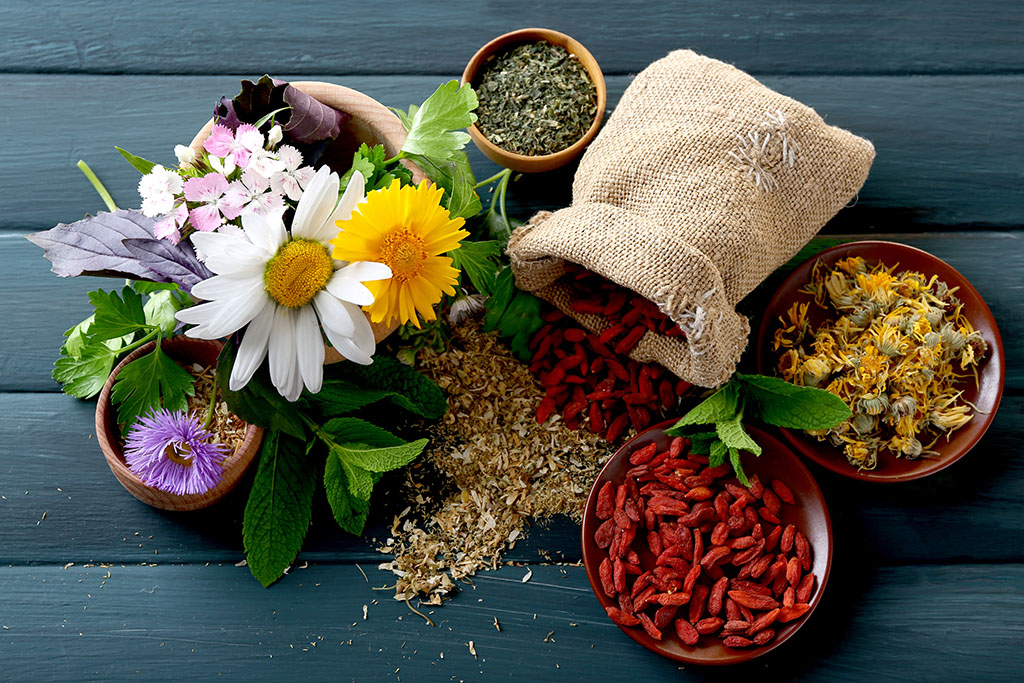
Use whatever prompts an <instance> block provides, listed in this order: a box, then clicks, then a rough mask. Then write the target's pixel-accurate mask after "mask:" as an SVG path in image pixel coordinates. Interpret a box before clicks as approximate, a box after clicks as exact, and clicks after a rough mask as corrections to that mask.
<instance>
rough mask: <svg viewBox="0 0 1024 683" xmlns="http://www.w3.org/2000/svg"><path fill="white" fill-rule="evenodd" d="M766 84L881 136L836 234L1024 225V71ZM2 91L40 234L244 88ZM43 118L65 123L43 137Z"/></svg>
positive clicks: (540, 185)
mask: <svg viewBox="0 0 1024 683" xmlns="http://www.w3.org/2000/svg"><path fill="white" fill-rule="evenodd" d="M283 76H284V77H289V76H287V75H283ZM308 77H309V75H308V74H304V75H302V76H297V77H295V78H308ZM444 78H446V77H445V76H373V77H369V76H351V77H343V76H324V77H322V79H323V80H329V81H333V82H337V83H343V84H346V85H349V86H350V87H353V88H355V89H357V90H361V91H363V92H366V93H367V94H369V95H371V96H372V97H375V98H376V99H378V100H380V101H381V102H384V103H385V104H388V105H392V106H400V107H407V106H408V105H409V103H411V102H420V101H422V100H423V99H424V98H426V97H427V96H428V95H429V94H430V93H431V92H433V90H434V88H436V87H437V85H438V84H439V83H440V82H441V81H442V80H443V79H444ZM764 80H765V82H766V83H767V84H768V85H770V86H772V87H774V88H776V89H778V90H779V91H780V92H782V93H784V94H787V95H790V96H792V97H795V98H797V99H799V100H801V101H803V102H805V103H807V104H808V105H810V106H813V107H815V108H816V109H817V110H818V111H819V112H820V113H821V114H822V115H823V116H824V117H825V118H826V120H827V121H829V122H830V123H833V124H835V125H839V126H842V127H844V128H848V129H850V130H853V131H855V132H857V133H858V134H861V135H863V136H865V137H867V138H869V139H871V140H872V141H873V142H874V143H875V146H876V148H877V150H878V158H877V159H876V161H875V164H874V167H873V169H872V172H871V175H870V177H869V178H868V181H867V184H866V185H865V186H864V188H863V190H862V191H861V193H860V196H859V198H858V200H857V202H856V205H855V206H853V207H851V208H848V209H845V210H843V211H842V212H840V214H839V216H838V217H837V218H836V219H835V220H834V221H833V224H832V225H831V226H829V227H828V228H826V230H827V231H830V232H850V233H860V232H872V231H877V232H908V231H920V230H928V229H934V228H935V227H936V226H952V225H972V226H973V225H984V226H1010V227H1019V226H1021V225H1024V191H1022V186H1021V178H1020V173H1019V171H1018V169H1017V167H1016V166H1015V165H1014V164H1013V163H1010V162H1008V161H1007V160H1008V159H1014V158H1018V157H1021V156H1024V131H1022V130H1021V127H1020V126H1019V125H1018V121H1017V119H1016V118H1015V113H1016V112H1017V111H1020V110H1021V109H1022V108H1024V76H933V77H913V78H908V77H861V76H850V77H789V76H772V77H767V78H765V79H764ZM628 82H629V77H627V76H619V77H612V78H610V79H609V80H608V86H609V104H610V106H614V104H615V103H616V102H617V101H618V98H619V96H620V95H621V94H622V91H623V90H624V89H625V87H626V86H627V85H628ZM0 88H2V89H3V92H4V93H5V99H6V104H7V107H8V110H7V111H8V114H7V127H8V129H9V130H12V131H18V133H16V135H22V134H24V135H25V138H24V142H22V143H19V144H12V145H7V146H5V147H4V148H3V149H2V150H0V186H3V187H4V188H5V196H6V201H5V210H4V212H3V214H2V215H0V231H3V230H7V231H18V232H31V231H35V230H45V229H47V228H49V227H51V226H52V225H54V224H56V223H58V222H71V221H74V220H77V219H78V218H81V217H82V216H83V215H85V214H86V213H87V212H92V213H94V212H96V211H98V210H102V209H103V205H102V203H101V202H100V201H99V198H98V197H97V196H96V194H95V193H94V192H93V190H92V187H91V186H90V185H89V184H88V183H87V182H86V181H85V179H84V178H83V177H82V176H81V174H80V173H79V171H78V169H76V168H75V164H76V163H77V161H78V160H79V159H85V160H86V161H87V162H88V163H89V164H90V165H91V166H93V168H94V170H95V171H96V172H97V174H98V175H99V177H100V178H101V179H102V180H103V181H104V182H105V183H106V184H107V186H108V188H109V189H110V190H111V192H112V194H113V195H114V198H115V199H116V200H117V201H118V202H119V203H120V204H121V205H123V206H137V205H138V195H137V192H136V185H137V183H138V174H137V173H136V172H135V171H134V169H132V168H130V167H129V166H128V165H127V164H126V163H125V161H124V160H123V159H122V158H121V157H120V155H118V154H117V152H115V151H114V149H113V146H114V145H117V146H120V147H123V148H125V149H128V150H129V151H131V152H133V153H135V154H138V155H140V156H143V157H146V158H148V159H152V160H154V161H158V162H160V161H162V162H170V163H173V155H172V149H173V147H174V145H175V144H178V143H187V142H188V141H189V140H190V139H191V137H192V134H193V133H194V131H196V130H198V129H199V128H200V127H201V126H202V125H203V123H204V122H205V120H206V119H207V117H208V116H209V115H210V113H211V111H212V104H213V102H214V100H215V99H216V98H217V97H218V96H219V95H221V94H233V93H235V92H237V91H238V78H237V77H232V76H215V77H171V76H166V77H140V76H119V77H109V76H53V75H0ZM41 116H45V117H46V118H47V120H53V121H60V125H59V126H52V127H49V128H47V130H46V134H45V135H38V134H35V133H33V132H32V131H36V130H38V122H39V119H40V117H41ZM22 131H24V133H22ZM28 150H31V153H28ZM469 152H470V159H471V162H472V164H473V168H474V169H475V170H476V173H477V175H478V176H479V177H481V178H485V177H487V176H489V175H491V173H492V172H494V171H495V170H497V167H496V166H495V165H494V164H493V163H491V162H490V161H487V160H485V159H484V157H483V155H481V154H480V153H479V152H478V151H477V150H476V148H475V147H473V146H472V145H471V146H470V149H469ZM572 174H573V168H572V167H569V168H566V169H562V170H560V171H557V172H555V173H551V174H542V175H538V176H524V177H523V178H522V179H521V180H520V181H518V182H516V183H513V184H512V186H511V190H510V196H509V199H510V201H509V212H510V214H511V215H513V216H518V217H520V218H523V219H525V218H528V217H529V216H530V215H532V214H533V212H534V211H536V210H538V209H557V208H561V207H562V206H565V205H566V204H567V203H568V202H569V199H570V194H569V188H570V185H571V181H572Z"/></svg>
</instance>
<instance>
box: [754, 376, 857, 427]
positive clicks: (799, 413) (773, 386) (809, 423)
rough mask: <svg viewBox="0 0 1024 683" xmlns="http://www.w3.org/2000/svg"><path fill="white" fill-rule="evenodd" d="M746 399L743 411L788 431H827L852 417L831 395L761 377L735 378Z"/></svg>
mask: <svg viewBox="0 0 1024 683" xmlns="http://www.w3.org/2000/svg"><path fill="white" fill-rule="evenodd" d="M736 377H737V379H739V381H740V382H742V384H743V387H744V389H745V392H744V393H745V395H746V397H747V408H746V409H747V411H748V412H750V413H753V415H754V416H755V417H757V418H759V419H761V420H762V421H763V422H766V423H768V424H772V425H775V426H777V427H786V428H789V429H829V428H830V427H835V426H836V425H837V424H839V423H841V422H842V421H843V420H848V419H849V418H850V416H851V415H852V414H853V413H852V411H851V410H850V407H849V406H848V405H846V403H845V402H844V401H843V400H842V399H841V398H839V397H838V396H836V395H835V394H832V393H831V392H828V391H825V390H824V389H816V388H813V387H801V386H797V385H795V384H790V383H789V382H787V381H785V380H782V379H779V378H778V377H766V376H764V375H737V376H736Z"/></svg>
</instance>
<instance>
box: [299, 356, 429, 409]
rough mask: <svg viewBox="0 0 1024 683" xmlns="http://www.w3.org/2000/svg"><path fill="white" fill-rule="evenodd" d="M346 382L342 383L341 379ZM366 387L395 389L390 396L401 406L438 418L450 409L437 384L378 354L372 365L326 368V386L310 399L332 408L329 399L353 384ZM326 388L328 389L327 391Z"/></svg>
mask: <svg viewBox="0 0 1024 683" xmlns="http://www.w3.org/2000/svg"><path fill="white" fill-rule="evenodd" d="M339 380H340V381H341V382H342V383H340V384H339V383H338V381H339ZM353 384H354V385H356V386H358V387H361V388H362V389H363V390H383V391H387V392H393V393H392V394H389V395H388V396H387V398H388V399H389V400H391V401H392V402H393V403H395V404H396V405H398V406H400V407H401V408H403V409H405V410H407V411H409V412H411V413H413V414H414V415H419V416H420V417H425V418H427V419H430V420H436V419H438V418H439V417H441V416H442V415H444V414H445V413H446V412H447V411H448V401H447V399H446V398H445V396H444V393H443V392H442V391H441V390H440V389H439V388H438V386H437V385H436V384H434V383H433V382H431V381H430V380H429V379H428V378H427V377H426V376H425V375H423V374H421V373H420V372H417V371H416V370H415V369H413V368H411V367H409V366H408V365H404V364H403V363H400V362H399V361H397V360H395V359H394V358H391V357H389V356H380V355H378V356H376V357H375V358H374V359H373V363H372V364H371V365H357V364H356V363H335V364H333V365H330V366H327V367H326V368H324V383H323V389H322V390H321V391H320V393H319V394H316V395H313V396H310V397H309V398H310V400H311V401H313V402H315V403H317V404H318V405H320V406H321V407H322V408H326V409H327V410H330V403H328V401H331V400H335V399H337V398H338V395H337V392H339V391H344V390H345V389H346V387H348V386H350V385H353ZM325 392H326V393H325Z"/></svg>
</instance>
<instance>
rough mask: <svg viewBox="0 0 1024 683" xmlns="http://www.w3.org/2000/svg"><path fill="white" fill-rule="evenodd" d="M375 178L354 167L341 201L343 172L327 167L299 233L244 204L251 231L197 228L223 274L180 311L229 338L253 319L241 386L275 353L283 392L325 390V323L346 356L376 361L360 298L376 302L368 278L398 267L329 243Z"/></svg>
mask: <svg viewBox="0 0 1024 683" xmlns="http://www.w3.org/2000/svg"><path fill="white" fill-rule="evenodd" d="M365 183H366V180H365V179H364V178H363V176H362V175H360V174H359V173H358V172H356V173H353V174H352V180H351V181H350V182H349V185H348V187H347V188H346V189H345V194H344V195H343V196H342V198H341V201H340V202H339V201H338V199H337V198H338V187H339V178H338V174H337V173H331V172H330V170H329V169H328V168H327V167H326V166H324V167H322V168H321V169H320V170H319V172H317V174H316V175H315V176H313V179H312V180H311V181H310V184H309V186H308V187H307V188H306V191H305V193H303V196H302V200H301V201H300V202H299V205H298V207H296V209H295V217H294V218H293V219H292V226H291V234H289V233H288V231H287V230H286V229H285V226H284V223H283V222H282V220H281V214H280V213H274V214H273V215H271V216H258V215H256V214H243V215H242V228H243V229H244V233H245V234H244V236H238V235H233V234H228V233H224V232H196V233H193V235H192V238H191V239H192V240H193V242H194V243H195V246H196V248H197V249H200V250H201V251H202V252H203V253H204V254H205V255H206V266H207V267H208V268H209V269H210V270H212V271H213V272H214V273H215V275H214V276H213V277H211V278H209V279H207V280H204V281H203V282H200V283H199V284H197V285H196V286H195V287H193V288H192V294H193V295H194V296H195V297H197V298H199V299H202V300H205V301H206V303H203V304H200V305H198V306H194V307H192V308H186V309H184V310H182V311H179V312H178V314H177V317H178V320H180V321H181V322H184V323H188V324H191V325H196V327H194V328H192V329H190V330H189V331H188V332H186V334H187V335H188V336H190V337H196V338H199V339H219V338H221V337H225V336H227V335H229V334H232V333H234V332H236V331H238V330H241V329H242V328H243V327H245V326H246V325H248V328H247V329H246V330H245V333H244V334H243V336H242V342H241V344H240V345H239V347H238V353H237V355H236V357H235V364H234V367H232V369H231V379H230V382H229V386H230V388H231V389H232V390H238V389H241V388H242V387H243V386H245V385H246V384H247V383H248V382H249V380H250V379H251V378H252V375H253V373H254V372H255V371H256V369H257V368H258V367H259V366H260V365H261V364H262V363H263V359H264V358H265V357H267V355H268V354H269V356H270V379H271V381H272V382H273V384H274V386H275V387H276V388H277V390H278V392H280V394H281V395H282V396H284V397H285V398H287V399H288V400H289V401H295V400H297V399H298V398H299V394H301V393H302V388H303V386H305V387H306V388H307V389H309V390H310V391H311V392H314V393H315V392H317V391H320V387H321V384H322V382H323V362H324V343H323V336H322V335H321V333H320V330H321V328H322V329H323V333H324V334H326V336H327V339H328V340H330V342H331V344H332V345H333V346H334V348H335V349H337V350H338V352H339V353H341V355H343V356H344V357H345V358H347V359H349V360H351V361H354V362H356V363H360V364H363V365H369V364H370V363H371V362H372V356H373V353H374V350H375V349H376V343H375V341H374V338H373V330H372V329H371V328H370V323H369V321H368V320H367V319H366V315H365V314H364V313H363V312H362V310H361V308H360V307H361V306H367V305H369V304H371V303H373V294H372V293H371V292H370V290H369V289H367V288H366V286H365V285H363V282H366V281H369V280H384V279H387V278H390V277H391V269H390V268H388V266H386V265H384V264H382V263H370V262H356V263H346V262H344V261H336V260H334V259H332V258H331V249H332V247H331V245H330V244H328V240H330V239H331V238H333V237H334V236H335V235H337V233H338V228H337V226H336V225H335V221H338V220H347V219H348V217H349V216H350V215H351V214H352V210H353V209H354V208H355V206H356V204H358V203H359V202H360V201H362V199H363V191H364V189H365ZM318 319H319V323H318Z"/></svg>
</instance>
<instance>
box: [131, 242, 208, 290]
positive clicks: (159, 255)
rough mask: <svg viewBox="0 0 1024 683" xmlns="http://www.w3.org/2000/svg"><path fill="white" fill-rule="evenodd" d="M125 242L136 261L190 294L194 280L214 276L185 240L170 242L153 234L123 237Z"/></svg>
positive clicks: (197, 280) (198, 280)
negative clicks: (130, 237) (151, 235)
mask: <svg viewBox="0 0 1024 683" xmlns="http://www.w3.org/2000/svg"><path fill="white" fill-rule="evenodd" d="M124 246H125V247H126V248H127V249H128V251H130V252H131V253H132V254H133V255H134V256H135V257H136V258H137V259H138V260H139V263H141V264H142V265H143V266H145V267H147V268H149V269H150V270H152V271H153V272H155V273H157V274H158V275H160V276H161V277H163V278H165V280H163V282H173V283H175V284H177V285H179V286H180V287H181V288H182V289H184V290H185V291H186V292H188V293H189V294H191V293H192V287H193V286H195V285H196V283H198V282H202V281H203V280H205V279H207V278H210V277H213V273H212V272H210V269H209V268H207V267H206V266H205V265H203V264H202V263H200V261H199V259H197V258H196V252H195V250H194V249H193V248H192V243H191V242H189V241H188V240H182V241H181V242H178V244H172V243H171V242H169V241H167V240H158V239H155V238H153V237H148V238H143V239H126V240H125V241H124Z"/></svg>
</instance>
